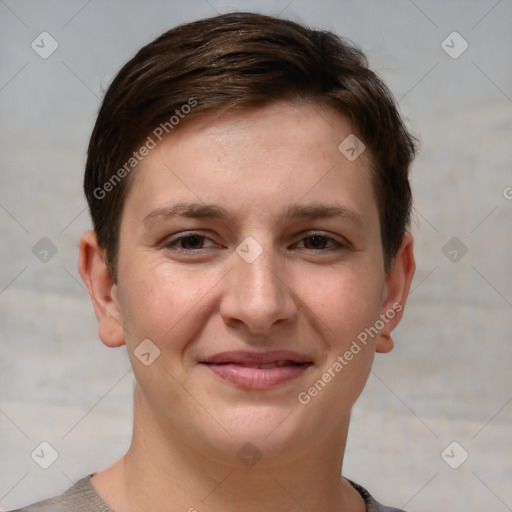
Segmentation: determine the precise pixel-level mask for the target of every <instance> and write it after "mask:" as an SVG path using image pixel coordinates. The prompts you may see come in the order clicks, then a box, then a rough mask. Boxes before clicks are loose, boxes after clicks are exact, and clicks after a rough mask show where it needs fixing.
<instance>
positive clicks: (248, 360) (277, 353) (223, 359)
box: [201, 350, 312, 365]
mask: <svg viewBox="0 0 512 512" xmlns="http://www.w3.org/2000/svg"><path fill="white" fill-rule="evenodd" d="M279 361H291V362H292V363H296V364H303V363H312V361H311V359H310V358H309V357H308V356H306V355H303V354H299V353H297V352H293V351H291V350H273V351H269V352H251V351H246V350H234V351H230V352H219V353H218V354H215V355H213V356H211V357H208V358H207V359H204V360H202V361H201V363H206V364H229V363H231V364H253V365H257V364H270V363H277V362H279Z"/></svg>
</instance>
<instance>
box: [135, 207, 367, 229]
mask: <svg viewBox="0 0 512 512" xmlns="http://www.w3.org/2000/svg"><path fill="white" fill-rule="evenodd" d="M177 216H182V217H188V218H196V219H205V218H206V219H216V220H231V219H233V218H234V216H232V215H230V214H229V213H228V212H227V211H226V210H225V209H224V208H222V207H220V206H217V205H214V204H205V203H178V204H175V205H172V206H168V207H164V208H157V209H156V210H153V211H152V212H150V213H149V214H148V215H146V217H144V220H143V224H144V227H145V228H146V229H150V228H151V227H152V226H153V225H154V224H157V223H160V222H165V221H166V220H170V219H172V218H174V217H177ZM328 218H342V219H346V220H349V221H351V222H354V223H355V224H359V225H363V224H364V221H363V218H362V217H361V215H359V214H357V213H356V212H354V211H352V210H350V209H348V208H346V207H344V206H339V205H325V204H321V203H311V204H306V205H294V206H289V207H288V208H287V209H286V210H285V211H284V213H283V214H282V215H280V216H277V218H276V221H277V222H282V221H290V220H296V219H328Z"/></svg>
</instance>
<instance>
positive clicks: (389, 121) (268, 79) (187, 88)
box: [84, 12, 415, 279]
mask: <svg viewBox="0 0 512 512" xmlns="http://www.w3.org/2000/svg"><path fill="white" fill-rule="evenodd" d="M280 100H307V101H314V102H316V103H318V104H320V105H323V106H326V107H330V108H334V109H336V110H337V111H339V112H341V113H343V114H345V115H346V116H348V117H349V119H351V121H352V122H353V124H354V126H355V128H356V130H357V133H358V135H359V136H360V137H361V138H362V139H363V142H364V144H365V145H366V147H367V148H368V149H369V150H370V154H371V157H372V158H371V160H372V176H373V182H374V189H375V196H376V199H377V205H378V208H379V214H380V224H381V239H382V248H383V253H384V261H385V267H386V270H389V268H390V266H391V263H392V260H393V258H394V256H395V255H396V252H397V250H398V248H399V247H400V244H401V242H402V239H403V236H404V233H405V231H406V229H407V228H408V226H409V220H410V211H411V203H412V197H411V189H410V186H409V180H408V173H409V167H410V164H411V161H412V159H413V158H414V154H415V139H414V137H412V136H411V135H410V134H409V133H408V131H407V129H406V127H405V126H404V123H403V121H402V119H401V117H400V114H399V113H398V110H397V106H396V103H395V100H394V98H393V96H392V94H391V93H390V91H389V89H388V88H387V87H386V85H385V84H384V83H383V82H382V80H381V79H380V78H379V77H378V76H377V75H376V74H375V73H374V72H373V71H371V70H370V69H369V68H368V63H367V60H366V58H365V56H364V54H363V53H362V52H361V51H360V50H359V49H357V48H356V47H354V45H353V44H352V43H350V42H349V41H347V40H345V39H343V38H341V37H338V36H336V35H335V34H333V33H331V32H327V31H321V30H313V29H310V28H307V27H305V26H302V25H300V24H298V23H295V22H292V21H289V20H284V19H280V18H274V17H271V16H264V15H260V14H253V13H241V12H235V13H230V14H224V15H220V16H216V17H213V18H208V19H203V20H199V21H195V22H192V23H187V24H185V25H180V26H178V27H175V28H173V29H171V30H169V31H168V32H166V33H164V34H162V35H161V36H160V37H158V38H157V39H155V40H154V41H152V42H151V43H149V44H147V45H146V46H144V47H143V48H142V49H141V50H140V51H139V52H138V53H137V54H136V55H135V57H133V58H132V59H131V60H130V61H129V62H128V63H126V64H125V66H124V67H123V68H122V69H121V70H120V71H119V73H118V74H117V76H116V78H115V79H114V81H113V82H112V84H111V85H110V87H109V88H108V90H107V92H106V94H105V98H104V100H103V104H102V106H101V108H100V111H99V114H98V118H97V120H96V124H95V126H94V130H93V133H92V135H91V140H90V143H89V148H88V157H87V164H86V168H85V178H84V190H85V195H86V198H87V201H88V204H89V210H90V214H91V217H92V221H93V224H94V230H95V232H96V234H97V237H98V242H99V245H100V246H101V247H102V248H104V249H105V256H106V262H107V264H108V266H109V270H110V272H111V274H112V276H113V278H114V279H116V277H117V271H116V263H117V257H118V247H119V228H120V224H121V215H122V209H123V204H124V200H125V197H126V194H127V191H128V187H129V184H130V181H131V180H130V174H129V171H130V170H131V167H135V166H136V163H137V162H136V159H135V154H136V153H135V151H136V150H137V149H138V148H139V147H140V146H141V144H142V143H143V141H145V140H148V141H149V139H150V138H151V137H148V136H149V135H150V134H152V133H155V129H159V128H157V127H159V126H160V127H162V128H160V130H163V129H165V131H166V132H167V133H169V132H170V130H171V129H172V128H173V127H174V125H177V124H176V123H173V120H172V118H173V117H175V118H177V115H178V114H180V116H179V117H180V120H179V122H180V123H184V122H187V121H188V120H190V119H191V118H194V117H196V116H198V115H201V114H203V115H204V114H205V113H207V112H212V111H218V112H221V111H224V110H226V109H239V108H242V109H243V108H254V107H261V106H265V105H267V104H270V103H271V102H275V101H280ZM187 105H188V108H187V109H185V106H187ZM191 105H193V108H191V107H190V106H191ZM184 113H186V116H185V115H183V114H184ZM158 133H160V132H158ZM162 133H163V132H162ZM340 142H341V141H340ZM137 157H138V154H137ZM127 162H130V165H129V166H127ZM131 164H133V165H131ZM123 169H124V170H123ZM107 192H108V193H107Z"/></svg>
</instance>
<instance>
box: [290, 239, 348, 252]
mask: <svg viewBox="0 0 512 512" xmlns="http://www.w3.org/2000/svg"><path fill="white" fill-rule="evenodd" d="M301 243H302V244H303V248H304V249H313V250H316V251H322V250H327V249H333V248H335V247H342V244H340V243H339V242H337V241H336V240H334V238H331V237H329V236H323V235H311V236H306V237H304V238H303V239H302V240H301V241H300V242H299V244H301ZM301 248H302V247H301Z"/></svg>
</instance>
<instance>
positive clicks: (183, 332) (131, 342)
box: [119, 261, 218, 354]
mask: <svg viewBox="0 0 512 512" xmlns="http://www.w3.org/2000/svg"><path fill="white" fill-rule="evenodd" d="M123 270H124V271H125V272H126V274H125V275H127V276H129V278H128V279H126V281H125V286H122V284H121V286H120V288H119V297H120V306H121V312H122V319H123V327H124V328H125V331H126V344H127V346H128V347H129V349H131V350H132V351H133V350H134V349H135V348H136V346H137V345H138V344H139V343H140V342H141V341H142V340H144V339H148V338H149V339H150V340H152V341H153V342H154V343H155V344H156V345H157V346H158V347H159V348H160V349H161V350H162V351H163V350H165V351H166V352H169V351H170V352H173V353H174V354H176V353H180V354H181V352H182V351H183V349H184V347H185V346H186V344H187V343H188V342H189V341H190V340H191V339H193V337H194V333H195V330H196V329H197V328H198V327H199V326H200V325H201V319H202V318H203V315H206V314H207V310H208V304H209V302H208V299H209V297H208V292H209V290H211V289H212V288H213V287H214V286H215V282H216V279H215V272H211V273H206V274H204V273H200V272H191V271H190V270H185V269H181V268H176V267H175V266H172V267H171V265H169V264H168V262H165V263H161V262H159V263H155V264H152V263H151V262H150V261H146V262H142V261H141V262H139V263H137V262H134V263H133V264H131V265H130V266H129V267H128V266H127V267H126V268H125V269H123ZM120 278H121V272H120ZM217 281H218V279H217Z"/></svg>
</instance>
